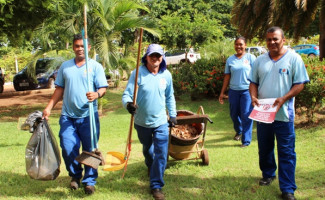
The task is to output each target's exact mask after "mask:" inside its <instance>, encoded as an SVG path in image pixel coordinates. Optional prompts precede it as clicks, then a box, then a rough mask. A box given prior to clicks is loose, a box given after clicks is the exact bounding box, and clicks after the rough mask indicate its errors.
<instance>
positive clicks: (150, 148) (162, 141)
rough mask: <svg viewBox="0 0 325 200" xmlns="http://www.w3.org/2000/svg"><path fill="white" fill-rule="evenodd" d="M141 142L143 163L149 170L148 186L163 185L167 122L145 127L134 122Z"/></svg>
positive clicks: (165, 163)
mask: <svg viewBox="0 0 325 200" xmlns="http://www.w3.org/2000/svg"><path fill="white" fill-rule="evenodd" d="M134 127H135V129H136V130H137V133H138V138H139V140H140V142H141V144H142V152H143V155H144V158H145V163H146V165H147V167H148V169H149V170H150V188H151V189H156V188H162V187H163V186H164V185H165V182H164V179H163V177H164V172H165V169H166V165H167V155H168V137H169V133H168V130H169V129H168V123H166V124H163V125H161V126H159V127H157V128H145V127H142V126H139V125H136V124H134Z"/></svg>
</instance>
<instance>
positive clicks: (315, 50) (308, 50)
mask: <svg viewBox="0 0 325 200" xmlns="http://www.w3.org/2000/svg"><path fill="white" fill-rule="evenodd" d="M293 49H294V50H295V51H296V52H297V53H298V54H306V55H308V57H315V56H319V47H318V46H317V45H316V44H301V45H297V46H294V47H293Z"/></svg>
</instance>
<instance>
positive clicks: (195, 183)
mask: <svg viewBox="0 0 325 200" xmlns="http://www.w3.org/2000/svg"><path fill="white" fill-rule="evenodd" d="M121 94H122V90H118V89H113V90H110V91H109V92H108V93H107V94H106V96H105V98H106V99H107V100H108V102H107V103H105V105H104V108H103V115H102V117H101V138H100V141H99V148H100V150H101V151H102V152H103V153H106V152H108V151H119V152H122V153H124V150H125V145H126V139H127V135H128V128H129V123H130V115H129V114H128V113H127V111H126V110H125V109H124V108H122V105H121ZM200 105H202V106H203V108H204V110H205V113H206V114H208V115H209V116H210V118H211V119H212V120H213V124H208V125H207V131H206V137H205V143H204V147H205V148H206V149H207V150H208V153H209V160H210V164H209V165H208V166H204V165H202V160H201V159H197V160H188V161H179V160H178V161H175V162H173V161H170V162H169V163H168V166H167V169H166V173H165V182H166V185H165V187H164V192H165V194H166V198H167V199H170V200H174V199H175V200H176V199H177V200H178V199H180V200H183V199H195V200H197V199H220V200H221V199H243V200H246V199H256V200H260V199H270V200H271V199H280V195H281V193H280V190H279V184H278V180H276V181H275V182H273V183H272V185H270V186H267V187H265V186H264V187H260V186H259V185H258V180H259V179H260V178H261V172H260V170H259V165H258V149H257V141H256V129H255V128H254V132H253V141H252V144H251V145H250V146H249V147H247V148H240V147H239V146H240V142H238V141H234V140H233V139H232V138H233V136H234V134H235V133H234V131H233V128H232V122H231V120H230V117H229V110H228V104H227V103H226V104H225V105H220V104H219V103H218V101H217V100H216V99H215V100H202V101H195V102H191V101H190V100H189V99H186V98H184V99H183V100H178V101H177V109H178V110H189V111H192V112H196V111H197V110H198V108H199V106H200ZM44 106H45V105H44ZM43 108H44V107H42V106H37V107H33V106H31V107H26V106H25V107H19V108H12V109H11V110H10V113H6V114H5V115H7V117H4V115H0V117H1V118H2V119H1V122H0V127H1V133H0V199H53V200H56V199H83V198H86V199H114V200H115V199H134V200H135V199H152V197H151V195H150V194H149V179H148V177H147V169H146V166H145V164H144V159H143V156H142V151H141V144H140V143H139V141H138V138H137V134H136V131H133V136H132V139H133V143H132V151H131V156H130V160H129V165H128V168H127V172H126V174H125V177H124V179H121V176H122V171H115V172H105V171H103V170H102V168H100V169H99V178H98V183H97V185H96V193H95V194H94V195H92V196H89V197H88V196H86V195H85V194H84V192H83V190H82V189H79V190H77V191H70V190H69V189H68V188H67V186H68V185H69V182H70V178H69V177H68V174H67V172H66V169H65V165H64V163H62V164H61V174H60V175H59V177H58V178H57V179H56V180H54V181H37V180H32V179H30V178H29V176H28V175H27V173H26V170H25V158H24V157H25V147H26V144H27V142H28V140H29V138H30V136H31V134H30V133H29V132H27V131H22V130H18V129H17V121H18V119H17V117H12V118H10V117H8V116H9V115H11V114H13V115H15V116H17V113H19V116H20V117H27V116H28V114H29V113H30V112H32V111H34V110H37V109H39V110H42V109H43ZM6 109H8V108H6ZM0 110H1V108H0ZM58 117H59V112H54V113H53V115H52V117H51V118H50V121H49V122H50V125H51V128H52V130H53V132H54V133H55V136H56V137H57V136H58V131H59V125H58ZM324 127H325V126H324V125H319V126H318V127H316V128H310V129H306V128H304V129H298V130H296V134H297V137H296V152H297V169H296V183H297V186H298V189H297V191H296V193H295V195H296V197H297V198H298V199H324V198H325V156H324V155H325V131H324ZM201 138H202V137H201ZM57 140H58V137H57ZM194 155H195V154H192V156H193V157H194ZM170 160H173V159H170Z"/></svg>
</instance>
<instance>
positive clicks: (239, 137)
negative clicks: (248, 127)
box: [234, 133, 241, 141]
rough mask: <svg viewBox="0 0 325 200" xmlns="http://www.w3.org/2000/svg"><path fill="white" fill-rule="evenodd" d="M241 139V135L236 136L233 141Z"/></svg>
mask: <svg viewBox="0 0 325 200" xmlns="http://www.w3.org/2000/svg"><path fill="white" fill-rule="evenodd" d="M240 139H241V134H238V133H237V134H236V135H235V137H234V140H236V141H239V140H240Z"/></svg>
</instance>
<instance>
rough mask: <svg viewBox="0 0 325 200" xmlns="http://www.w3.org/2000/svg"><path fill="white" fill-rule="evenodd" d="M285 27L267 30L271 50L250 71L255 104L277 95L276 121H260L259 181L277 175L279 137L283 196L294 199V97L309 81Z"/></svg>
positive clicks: (256, 61) (250, 88) (280, 182)
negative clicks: (288, 46) (291, 48)
mask: <svg viewBox="0 0 325 200" xmlns="http://www.w3.org/2000/svg"><path fill="white" fill-rule="evenodd" d="M284 42H285V38H284V34H283V30H282V29H281V28H279V27H271V28H269V29H268V30H267V34H266V43H267V47H268V49H269V53H268V54H264V55H262V56H259V57H258V58H257V59H256V60H255V63H254V65H253V68H252V70H251V74H250V78H249V80H250V82H251V83H250V86H249V90H250V95H251V98H252V104H253V106H255V105H257V106H258V105H259V103H258V99H266V98H276V100H275V102H274V105H273V106H277V113H276V117H275V121H274V122H273V123H272V124H266V123H261V122H258V123H257V140H258V149H259V165H260V169H261V171H262V176H263V178H262V179H261V180H260V181H259V185H261V186H263V185H269V184H270V183H271V182H272V181H273V180H274V179H275V177H276V176H275V171H276V169H277V165H276V162H275V156H274V139H275V137H276V139H277V149H278V165H279V171H278V176H279V185H280V190H281V192H282V198H283V199H286V200H294V199H295V197H294V191H295V190H296V188H297V186H296V183H295V169H296V152H295V130H294V115H295V113H294V110H295V109H294V97H295V96H296V95H298V94H299V93H300V92H301V91H302V90H303V88H304V84H305V83H307V82H309V77H308V74H307V71H306V68H305V65H304V63H303V61H302V59H301V57H300V56H299V55H298V54H296V53H295V52H294V51H289V50H288V49H286V48H284V47H283V44H284Z"/></svg>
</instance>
